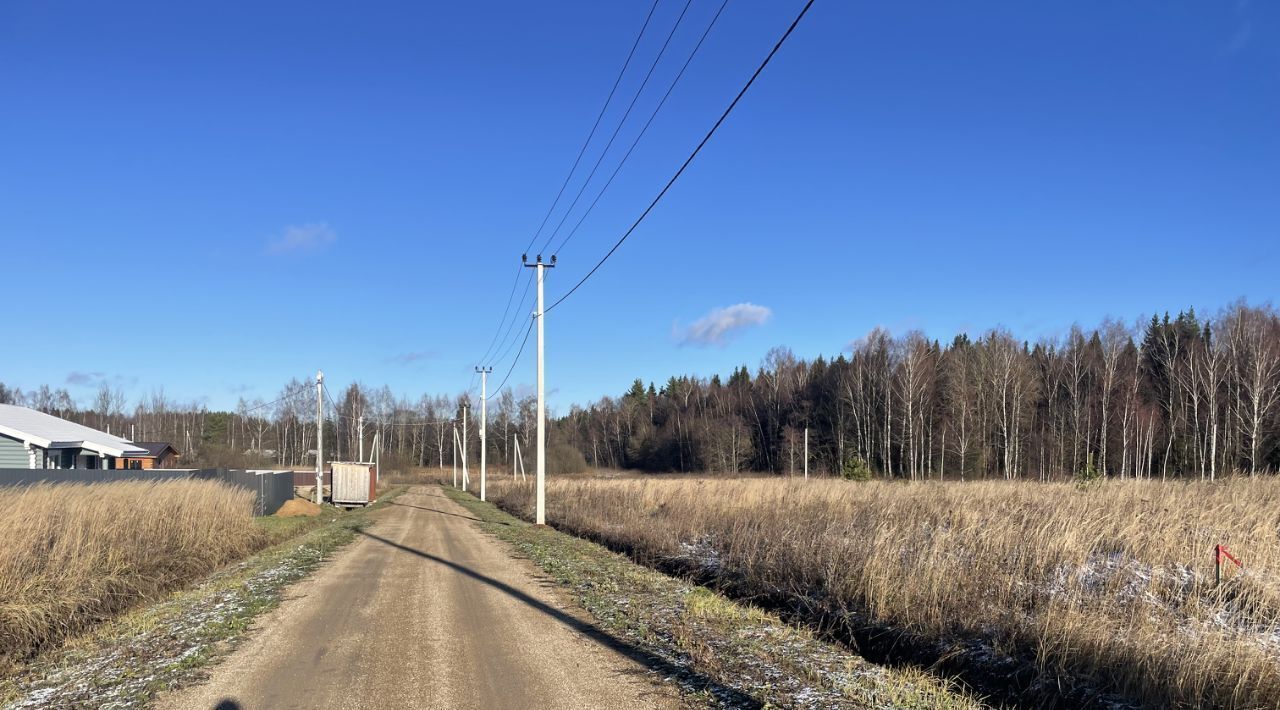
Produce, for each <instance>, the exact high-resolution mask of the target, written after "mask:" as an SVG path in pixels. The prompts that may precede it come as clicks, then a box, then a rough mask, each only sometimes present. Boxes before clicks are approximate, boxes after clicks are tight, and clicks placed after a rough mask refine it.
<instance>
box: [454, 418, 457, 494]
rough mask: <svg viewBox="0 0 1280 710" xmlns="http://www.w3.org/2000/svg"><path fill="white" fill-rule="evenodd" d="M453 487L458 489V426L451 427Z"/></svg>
mask: <svg viewBox="0 0 1280 710" xmlns="http://www.w3.org/2000/svg"><path fill="white" fill-rule="evenodd" d="M453 487H454V488H457V487H458V425H457V424H454V425H453Z"/></svg>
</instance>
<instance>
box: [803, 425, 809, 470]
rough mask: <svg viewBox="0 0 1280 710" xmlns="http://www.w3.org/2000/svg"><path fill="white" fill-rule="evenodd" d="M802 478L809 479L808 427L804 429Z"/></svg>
mask: <svg viewBox="0 0 1280 710" xmlns="http://www.w3.org/2000/svg"><path fill="white" fill-rule="evenodd" d="M804 477H805V478H806V479H807V478H809V427H805V428H804Z"/></svg>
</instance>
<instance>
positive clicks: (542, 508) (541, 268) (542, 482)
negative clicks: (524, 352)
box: [520, 254, 556, 525]
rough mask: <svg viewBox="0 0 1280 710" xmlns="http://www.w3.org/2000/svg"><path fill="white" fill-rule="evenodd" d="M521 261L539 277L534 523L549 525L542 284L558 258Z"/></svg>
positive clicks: (544, 313)
mask: <svg viewBox="0 0 1280 710" xmlns="http://www.w3.org/2000/svg"><path fill="white" fill-rule="evenodd" d="M520 261H521V262H522V263H524V265H525V267H526V268H533V269H535V270H536V271H537V275H538V311H537V313H535V314H534V316H533V317H534V318H536V319H538V474H537V479H536V480H537V488H538V496H537V498H538V502H537V508H536V513H537V514H536V515H535V516H534V522H535V523H537V524H538V525H546V524H547V397H546V389H547V387H546V384H547V383H546V366H545V356H546V351H545V346H544V341H543V321H545V320H546V318H544V316H545V315H546V310H545V309H544V308H543V305H542V304H543V300H542V283H543V280H544V278H545V274H546V270H547V269H552V268H555V265H556V257H555V255H554V254H553V255H552V256H551V263H550V264H544V263H542V255H541V254H539V255H538V260H537V262H535V263H533V264H529V263H527V262H528V258H527V257H525V256H521V257H520Z"/></svg>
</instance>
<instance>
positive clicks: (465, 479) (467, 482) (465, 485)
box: [462, 402, 471, 493]
mask: <svg viewBox="0 0 1280 710" xmlns="http://www.w3.org/2000/svg"><path fill="white" fill-rule="evenodd" d="M470 408H471V403H470V402H467V403H463V404H462V490H465V491H467V493H471V491H470V487H471V476H468V475H467V473H468V471H467V445H468V443H470V441H468V439H467V409H470Z"/></svg>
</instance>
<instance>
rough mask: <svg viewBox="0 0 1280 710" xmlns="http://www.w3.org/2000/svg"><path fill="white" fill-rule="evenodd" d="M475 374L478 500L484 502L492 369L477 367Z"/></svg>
mask: <svg viewBox="0 0 1280 710" xmlns="http://www.w3.org/2000/svg"><path fill="white" fill-rule="evenodd" d="M476 372H478V373H480V500H481V501H482V502H483V501H484V484H485V474H486V473H487V471H486V470H485V464H486V452H485V448H486V447H485V432H486V431H487V430H488V428H489V389H488V384H489V373H490V372H493V368H492V367H488V368H485V367H477V368H476Z"/></svg>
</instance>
